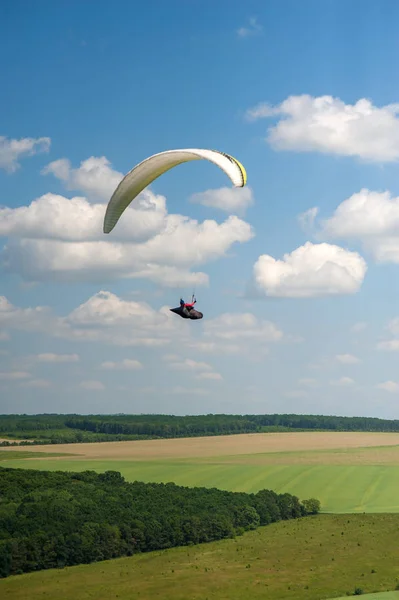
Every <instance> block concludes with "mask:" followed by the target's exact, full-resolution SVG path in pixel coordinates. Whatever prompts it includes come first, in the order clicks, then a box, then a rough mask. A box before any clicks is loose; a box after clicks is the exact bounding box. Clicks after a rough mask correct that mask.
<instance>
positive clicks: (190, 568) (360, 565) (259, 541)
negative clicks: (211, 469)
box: [0, 515, 399, 600]
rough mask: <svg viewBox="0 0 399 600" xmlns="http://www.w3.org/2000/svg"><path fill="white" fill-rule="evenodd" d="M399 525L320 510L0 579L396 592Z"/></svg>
mask: <svg viewBox="0 0 399 600" xmlns="http://www.w3.org/2000/svg"><path fill="white" fill-rule="evenodd" d="M398 531H399V515H351V516H343V515H319V516H317V517H308V518H306V519H299V520H295V521H285V522H280V523H274V524H272V525H269V526H267V527H262V528H260V529H258V530H257V531H253V532H250V533H246V534H245V535H244V536H242V537H239V538H236V539H235V540H222V541H219V542H213V543H210V544H203V545H200V546H192V547H184V548H174V549H171V550H167V551H161V552H151V553H148V554H141V555H136V556H134V557H131V558H122V559H116V560H112V561H106V562H101V563H96V564H92V565H81V566H78V567H69V568H65V569H63V570H51V571H42V572H38V573H30V574H27V575H20V576H14V577H10V578H7V579H4V580H1V581H0V597H1V598H2V599H3V598H4V599H5V600H11V599H12V600H39V598H40V599H41V600H43V599H44V600H45V599H51V600H52V599H54V598H60V599H62V600H76V599H79V600H89V599H90V600H92V599H95V600H111V599H115V598H119V600H136V599H138V600H154V599H158V600H207V599H208V600H211V599H212V600H215V599H217V600H258V599H259V600H260V599H262V600H264V599H265V598H270V599H273V600H288V599H290V600H321V599H327V598H334V597H335V598H339V597H342V596H345V594H346V593H347V592H350V593H351V594H353V593H354V590H355V588H356V587H359V588H361V589H362V590H363V592H364V593H367V592H379V591H386V590H394V589H395V587H396V585H397V583H398V581H399V545H398V543H397V541H398ZM381 600H385V599H383V598H382V599H381ZM387 600H388V598H387ZM389 600H391V599H389Z"/></svg>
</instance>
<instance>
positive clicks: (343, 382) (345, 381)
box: [330, 377, 355, 386]
mask: <svg viewBox="0 0 399 600" xmlns="http://www.w3.org/2000/svg"><path fill="white" fill-rule="evenodd" d="M353 383H355V382H354V380H353V379H351V377H340V379H333V380H331V381H330V385H334V386H347V385H352V384H353Z"/></svg>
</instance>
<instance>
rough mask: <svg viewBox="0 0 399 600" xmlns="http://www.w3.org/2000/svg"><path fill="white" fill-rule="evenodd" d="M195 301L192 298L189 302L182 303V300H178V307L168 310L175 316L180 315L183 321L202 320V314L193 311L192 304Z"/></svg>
mask: <svg viewBox="0 0 399 600" xmlns="http://www.w3.org/2000/svg"><path fill="white" fill-rule="evenodd" d="M196 302H197V300H196V299H195V298H194V295H193V297H192V298H191V302H184V300H183V298H180V306H178V307H177V308H170V309H169V310H170V311H171V312H173V313H175V314H177V315H180V317H182V318H183V319H193V320H197V319H202V317H203V316H204V315H203V314H202V312H199V310H195V308H194V304H195V303H196Z"/></svg>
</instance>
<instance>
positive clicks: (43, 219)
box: [0, 190, 254, 287]
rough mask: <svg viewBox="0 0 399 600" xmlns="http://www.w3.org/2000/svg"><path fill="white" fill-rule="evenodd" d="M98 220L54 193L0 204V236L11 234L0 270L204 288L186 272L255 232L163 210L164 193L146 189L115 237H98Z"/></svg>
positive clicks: (98, 211) (97, 211)
mask: <svg viewBox="0 0 399 600" xmlns="http://www.w3.org/2000/svg"><path fill="white" fill-rule="evenodd" d="M103 217H104V206H103V205H101V204H90V203H89V202H88V201H87V200H86V199H85V198H72V199H71V200H69V199H67V198H64V197H63V196H57V195H54V194H45V195H44V196H42V197H41V198H39V199H37V200H35V201H33V202H32V203H31V204H30V205H29V206H24V207H18V208H15V209H12V208H2V209H0V235H3V236H8V238H9V239H8V242H7V243H6V245H5V247H4V249H3V251H2V252H1V253H0V259H1V262H2V264H3V269H4V270H6V271H8V272H12V273H18V274H19V275H21V276H22V277H23V278H24V279H25V280H26V281H45V280H52V281H54V280H57V279H60V280H63V281H79V280H85V281H88V280H91V281H98V280H101V281H105V280H112V279H117V278H143V279H149V280H150V281H153V282H156V283H158V284H160V285H163V286H170V287H175V286H183V285H197V286H199V285H207V284H208V276H207V275H206V274H205V273H202V272H191V271H190V270H191V269H192V268H193V267H195V266H197V265H202V264H205V263H208V262H210V261H215V260H218V259H220V258H223V257H225V256H226V255H227V252H228V251H229V250H230V249H231V247H232V246H233V245H234V244H236V243H245V242H247V241H249V240H250V239H252V238H253V236H254V232H253V230H252V227H251V226H250V225H249V224H248V223H246V222H245V221H243V220H241V219H239V218H238V217H237V216H230V217H228V218H227V219H226V220H225V221H224V222H222V223H220V224H219V223H217V222H216V221H214V220H205V221H203V222H202V223H199V222H198V221H196V220H193V219H189V218H188V217H184V216H182V215H173V214H168V213H167V210H166V201H165V198H164V197H162V196H155V195H154V194H152V193H151V192H150V191H148V190H146V191H145V192H143V193H142V194H141V195H140V197H139V198H138V199H137V200H136V201H135V202H134V203H133V204H132V206H131V207H129V208H128V209H127V210H126V211H125V213H124V215H123V219H121V222H120V223H118V227H117V228H116V230H115V235H114V233H112V236H110V237H108V236H105V235H103V233H102V221H103ZM183 249H184V251H183Z"/></svg>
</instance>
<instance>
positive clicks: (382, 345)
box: [377, 339, 399, 352]
mask: <svg viewBox="0 0 399 600" xmlns="http://www.w3.org/2000/svg"><path fill="white" fill-rule="evenodd" d="M377 349H378V350H388V352H397V351H398V350H399V339H397V340H385V341H383V342H379V343H378V344H377Z"/></svg>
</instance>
